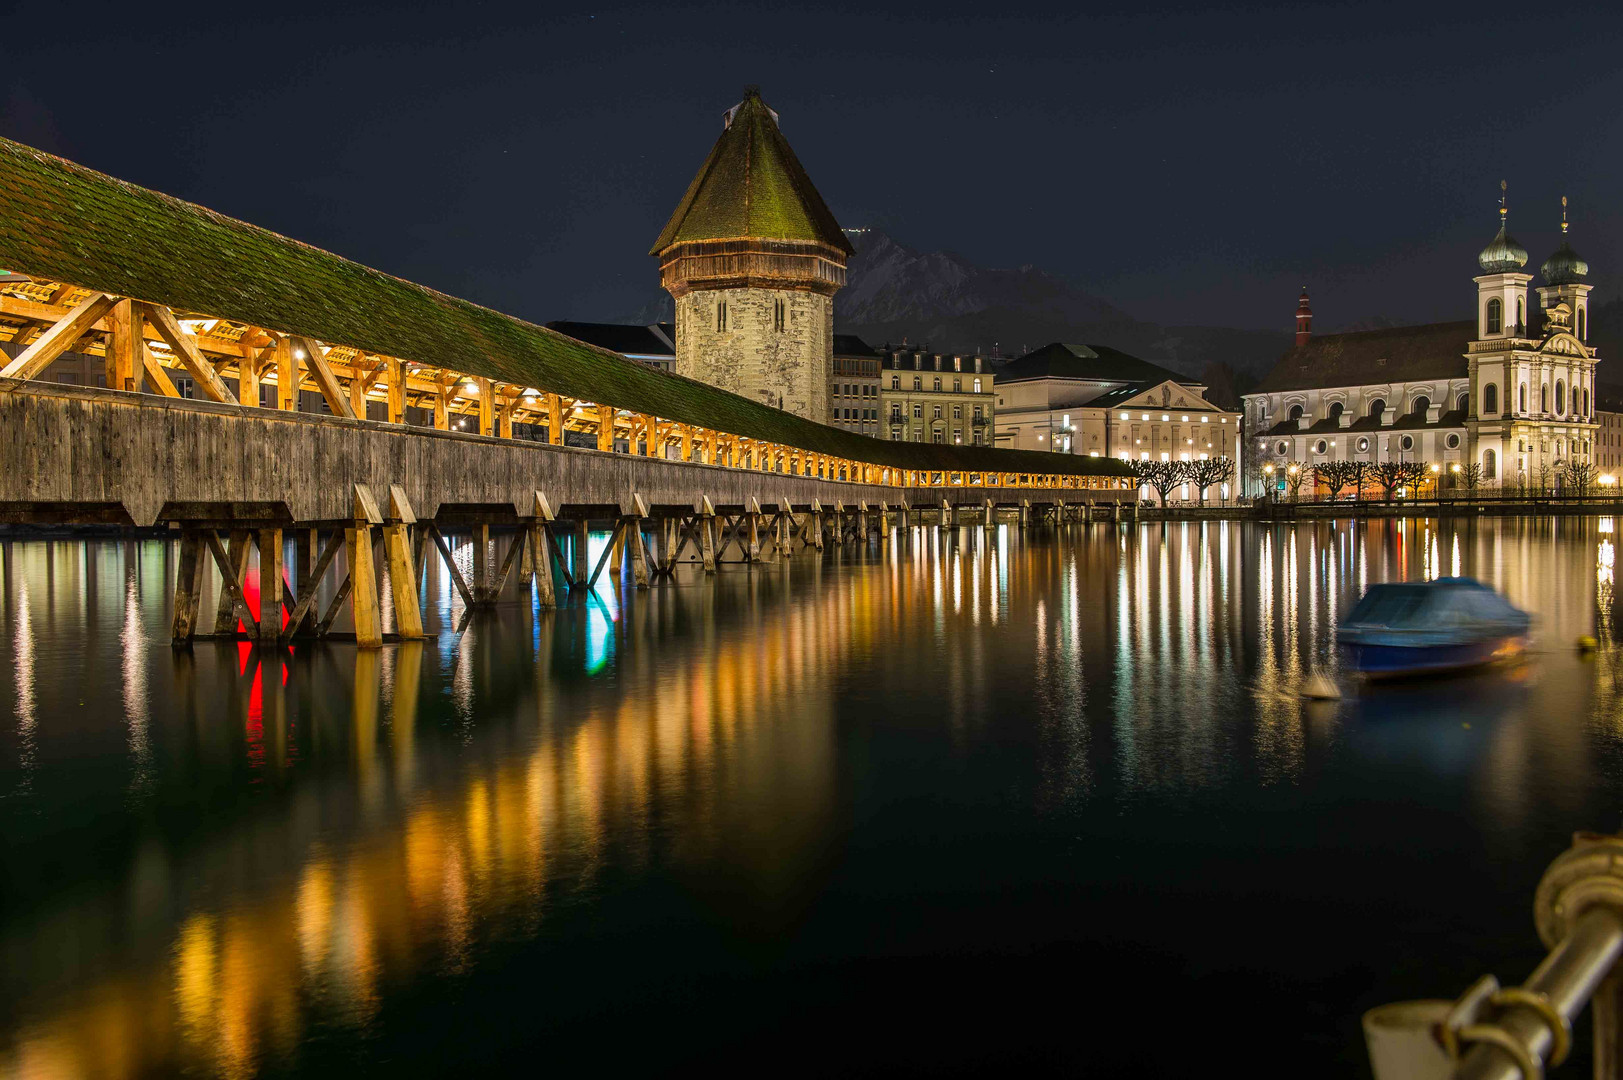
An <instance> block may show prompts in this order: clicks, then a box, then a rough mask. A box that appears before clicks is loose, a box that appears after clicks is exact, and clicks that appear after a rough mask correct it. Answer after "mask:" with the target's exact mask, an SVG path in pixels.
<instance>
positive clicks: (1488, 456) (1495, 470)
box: [1482, 450, 1499, 480]
mask: <svg viewBox="0 0 1623 1080" xmlns="http://www.w3.org/2000/svg"><path fill="white" fill-rule="evenodd" d="M1482 479H1484V480H1497V479H1499V456H1498V455H1497V454H1495V453H1494V452H1493V451H1492V450H1484V451H1482Z"/></svg>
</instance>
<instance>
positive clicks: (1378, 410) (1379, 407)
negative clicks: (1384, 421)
mask: <svg viewBox="0 0 1623 1080" xmlns="http://www.w3.org/2000/svg"><path fill="white" fill-rule="evenodd" d="M1385 411H1386V402H1384V401H1382V400H1381V399H1380V398H1376V399H1375V400H1374V401H1372V402H1370V403H1369V415H1370V419H1372V420H1376V421H1379V420H1380V418H1381V414H1382V413H1384V412H1385Z"/></svg>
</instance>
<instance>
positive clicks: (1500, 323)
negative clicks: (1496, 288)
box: [1488, 296, 1505, 334]
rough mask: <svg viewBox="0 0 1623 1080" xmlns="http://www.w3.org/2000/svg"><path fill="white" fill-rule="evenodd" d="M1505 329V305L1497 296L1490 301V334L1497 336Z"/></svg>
mask: <svg viewBox="0 0 1623 1080" xmlns="http://www.w3.org/2000/svg"><path fill="white" fill-rule="evenodd" d="M1504 327H1505V305H1504V304H1502V303H1500V302H1499V298H1498V297H1497V296H1495V297H1494V298H1493V299H1491V300H1489V301H1488V333H1490V334H1497V333H1498V332H1499V331H1500V330H1503V329H1504Z"/></svg>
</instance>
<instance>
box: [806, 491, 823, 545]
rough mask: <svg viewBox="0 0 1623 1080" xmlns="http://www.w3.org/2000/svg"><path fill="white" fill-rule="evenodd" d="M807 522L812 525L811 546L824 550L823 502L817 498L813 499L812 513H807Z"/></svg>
mask: <svg viewBox="0 0 1623 1080" xmlns="http://www.w3.org/2000/svg"><path fill="white" fill-rule="evenodd" d="M806 523H807V524H808V525H810V526H811V531H812V534H811V546H812V547H813V548H814V549H815V550H817V551H822V550H823V504H822V503H820V502H818V501H817V500H816V499H813V500H812V508H811V513H809V514H807V515H806Z"/></svg>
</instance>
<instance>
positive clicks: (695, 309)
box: [649, 86, 852, 423]
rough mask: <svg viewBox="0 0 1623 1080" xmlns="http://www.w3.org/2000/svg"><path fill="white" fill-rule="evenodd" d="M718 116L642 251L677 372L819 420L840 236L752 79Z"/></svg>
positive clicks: (825, 416)
mask: <svg viewBox="0 0 1623 1080" xmlns="http://www.w3.org/2000/svg"><path fill="white" fill-rule="evenodd" d="M722 125H723V126H722V132H721V137H720V138H719V139H717V140H716V145H715V146H713V147H711V150H710V156H709V157H707V158H706V159H705V162H704V165H703V166H702V167H700V169H699V174H698V175H697V176H695V177H694V178H693V183H691V184H689V185H688V190H687V194H686V195H684V196H682V201H681V203H680V204H679V205H678V206H677V208H676V212H675V213H674V214H672V215H671V219H670V221H669V222H667V223H666V225H665V228H664V230H663V231H661V232H660V234H659V239H658V240H656V241H655V242H654V246H653V249H652V250H651V251H650V252H649V254H651V255H654V256H657V257H658V259H659V275H660V284H661V285H662V286H664V288H665V289H666V291H667V292H669V293H670V294H671V296H672V297H673V298H674V299H675V300H676V373H677V374H678V375H686V376H687V377H689V378H692V379H698V380H700V381H701V382H707V383H710V384H712V385H714V386H719V387H721V388H722V389H723V390H729V391H731V392H732V393H735V394H739V395H741V396H743V397H747V398H750V399H752V400H755V401H759V402H762V403H763V404H766V405H770V406H772V407H774V408H782V409H785V410H787V411H788V412H792V413H794V414H796V415H797V416H804V417H806V418H808V419H811V420H816V421H818V422H819V423H827V422H828V420H829V398H828V394H829V378H830V369H831V367H832V365H833V356H834V294H835V292H837V291H838V290H839V289H840V287H841V286H843V285H844V284H845V264H846V260H847V259H848V258H849V257H850V255H851V252H852V248H851V243H850V241H849V240H847V239H846V237H845V234H844V233H843V232H842V231H840V226H839V223H838V222H836V221H835V220H834V215H833V214H831V213H830V212H829V209H828V206H827V205H825V204H824V202H823V199H822V197H821V196H820V195H818V194H817V189H816V188H815V187H813V186H812V182H811V180H810V178H809V177H807V175H806V170H805V169H803V168H802V167H801V165H800V161H799V160H798V159H797V158H796V157H795V153H794V151H793V150H791V149H790V148H789V143H788V141H787V140H786V139H784V137H783V133H782V132H781V131H779V130H778V114H777V113H776V112H774V111H773V110H772V109H770V108H768V107H767V105H766V102H764V101H762V100H761V94H760V91H759V90H758V89H757V88H755V87H753V86H751V87H748V88H746V89H745V91H744V100H743V101H741V102H739V103H738V104H737V105H735V106H733V107H732V108H731V109H729V110H727V112H726V114H725V115H724V117H723V120H722Z"/></svg>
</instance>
